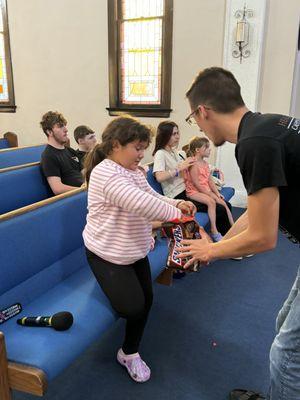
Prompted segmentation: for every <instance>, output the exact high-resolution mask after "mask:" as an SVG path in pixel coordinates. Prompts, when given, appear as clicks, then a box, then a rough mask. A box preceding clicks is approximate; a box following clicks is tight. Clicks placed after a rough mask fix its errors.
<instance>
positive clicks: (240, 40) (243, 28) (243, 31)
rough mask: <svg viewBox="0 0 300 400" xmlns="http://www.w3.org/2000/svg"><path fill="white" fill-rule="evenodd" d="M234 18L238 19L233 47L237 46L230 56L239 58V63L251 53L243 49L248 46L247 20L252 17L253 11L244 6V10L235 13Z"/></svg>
mask: <svg viewBox="0 0 300 400" xmlns="http://www.w3.org/2000/svg"><path fill="white" fill-rule="evenodd" d="M234 16H235V18H237V19H238V21H237V23H236V31H235V46H237V49H235V50H233V52H232V55H233V57H234V58H239V59H240V63H241V62H242V59H243V58H248V57H249V56H250V54H251V51H250V50H249V49H245V47H247V46H248V44H249V28H250V26H249V22H248V20H247V18H251V17H253V11H252V10H249V9H247V7H246V5H244V9H243V10H238V11H236V12H235V14H234Z"/></svg>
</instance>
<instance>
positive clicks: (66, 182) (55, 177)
mask: <svg viewBox="0 0 300 400" xmlns="http://www.w3.org/2000/svg"><path fill="white" fill-rule="evenodd" d="M40 124H41V127H42V129H43V131H44V133H45V134H46V136H47V139H48V145H47V146H46V148H45V150H44V151H43V153H42V156H41V168H42V171H43V173H44V175H45V177H46V178H47V181H48V183H49V185H50V187H51V190H52V192H53V193H54V194H55V195H57V194H61V193H65V192H68V191H69V190H72V189H76V188H77V187H80V186H81V185H82V184H83V176H82V174H81V165H80V162H79V159H78V156H77V154H76V151H75V150H73V149H72V148H70V147H65V145H66V144H68V142H69V139H68V129H67V126H66V125H67V121H66V119H65V118H64V116H63V115H62V114H60V113H58V112H56V111H55V112H53V111H49V112H47V113H46V114H44V115H43V117H42V121H41V123H40Z"/></svg>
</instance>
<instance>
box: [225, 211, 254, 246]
mask: <svg viewBox="0 0 300 400" xmlns="http://www.w3.org/2000/svg"><path fill="white" fill-rule="evenodd" d="M247 228H248V211H247V210H246V211H245V212H244V213H243V214H242V215H241V216H240V217H239V218H238V219H237V220H236V221H235V223H234V225H232V227H231V228H230V229H229V231H228V232H227V233H226V235H224V236H223V240H227V239H230V238H232V237H233V236H236V235H238V234H239V233H241V232H243V231H244V230H246V229H247Z"/></svg>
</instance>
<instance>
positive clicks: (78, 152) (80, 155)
mask: <svg viewBox="0 0 300 400" xmlns="http://www.w3.org/2000/svg"><path fill="white" fill-rule="evenodd" d="M76 155H77V157H78V160H79V162H80V168H81V169H83V164H84V158H85V156H86V155H87V152H86V151H82V150H79V149H77V150H76Z"/></svg>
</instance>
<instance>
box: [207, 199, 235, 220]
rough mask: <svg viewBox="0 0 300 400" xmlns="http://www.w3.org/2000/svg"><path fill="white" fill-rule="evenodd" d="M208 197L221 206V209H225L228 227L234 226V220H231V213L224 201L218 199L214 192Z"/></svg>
mask: <svg viewBox="0 0 300 400" xmlns="http://www.w3.org/2000/svg"><path fill="white" fill-rule="evenodd" d="M210 196H211V197H212V198H213V199H214V200H215V201H216V203H218V204H221V205H222V206H223V207H225V210H226V212H227V215H228V219H229V222H230V225H231V226H232V225H233V224H234V220H233V217H232V214H231V211H230V210H229V208H228V206H227V204H226V201H225V200H223V199H220V197H218V196H217V195H216V194H215V193H214V192H211V193H210Z"/></svg>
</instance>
